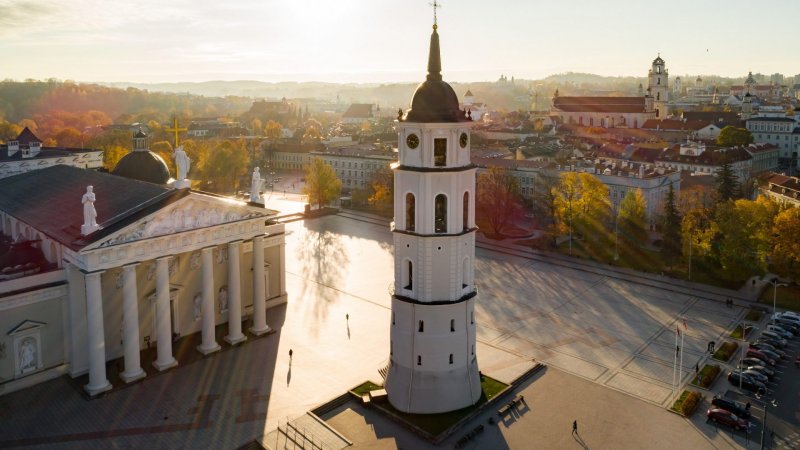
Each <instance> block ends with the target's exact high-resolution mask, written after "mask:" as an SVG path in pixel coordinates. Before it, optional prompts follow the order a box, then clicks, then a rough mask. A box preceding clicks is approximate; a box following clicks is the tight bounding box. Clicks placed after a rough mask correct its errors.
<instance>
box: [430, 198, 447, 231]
mask: <svg viewBox="0 0 800 450" xmlns="http://www.w3.org/2000/svg"><path fill="white" fill-rule="evenodd" d="M433 231H434V232H435V233H446V232H447V196H446V195H444V194H439V195H437V196H436V200H435V201H434V223H433Z"/></svg>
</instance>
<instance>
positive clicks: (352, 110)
mask: <svg viewBox="0 0 800 450" xmlns="http://www.w3.org/2000/svg"><path fill="white" fill-rule="evenodd" d="M373 117H374V116H373V114H372V105H371V104H369V103H353V104H352V105H350V107H349V108H347V111H345V112H344V114H342V122H344V123H349V124H361V123H364V122H366V121H369V120H372V119H373Z"/></svg>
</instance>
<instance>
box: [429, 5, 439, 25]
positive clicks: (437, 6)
mask: <svg viewBox="0 0 800 450" xmlns="http://www.w3.org/2000/svg"><path fill="white" fill-rule="evenodd" d="M428 4H429V5H431V6H433V24H434V25H436V9H437V8H441V7H442V4H441V3H439V2H438V1H436V0H433V3H428Z"/></svg>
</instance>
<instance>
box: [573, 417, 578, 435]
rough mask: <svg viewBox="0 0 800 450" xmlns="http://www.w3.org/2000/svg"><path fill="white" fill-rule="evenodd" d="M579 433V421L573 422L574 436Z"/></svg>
mask: <svg viewBox="0 0 800 450" xmlns="http://www.w3.org/2000/svg"><path fill="white" fill-rule="evenodd" d="M577 432H578V421H577V420H573V421H572V434H575V433H577Z"/></svg>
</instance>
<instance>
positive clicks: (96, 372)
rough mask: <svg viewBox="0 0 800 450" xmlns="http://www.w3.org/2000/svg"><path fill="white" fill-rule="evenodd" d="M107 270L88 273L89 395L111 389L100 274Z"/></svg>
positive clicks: (87, 388) (87, 387)
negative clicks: (107, 374) (107, 368)
mask: <svg viewBox="0 0 800 450" xmlns="http://www.w3.org/2000/svg"><path fill="white" fill-rule="evenodd" d="M103 272H105V271H100V272H92V273H87V274H86V276H85V279H86V326H87V335H88V339H87V341H88V344H89V349H88V350H89V352H88V353H89V384H87V385H86V386H84V387H83V388H84V389H86V392H88V393H89V395H97V394H100V393H101V392H105V391H107V390H109V389H111V383H109V382H108V378H106V337H105V331H104V329H103V290H102V286H101V285H100V279H101V277H100V275H101V274H102V273H103Z"/></svg>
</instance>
